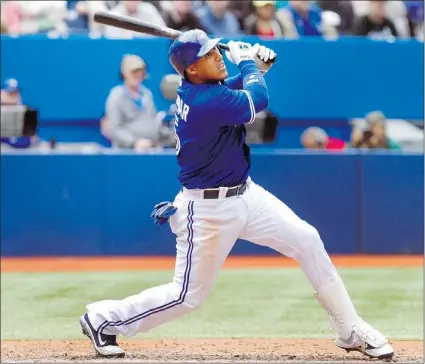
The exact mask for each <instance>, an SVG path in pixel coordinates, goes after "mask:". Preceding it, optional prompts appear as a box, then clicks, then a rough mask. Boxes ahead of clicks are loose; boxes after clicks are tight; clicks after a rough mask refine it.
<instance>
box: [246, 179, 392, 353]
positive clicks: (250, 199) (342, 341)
mask: <svg viewBox="0 0 425 364" xmlns="http://www.w3.org/2000/svg"><path fill="white" fill-rule="evenodd" d="M243 199H244V200H245V201H246V203H247V206H248V209H249V214H250V215H249V220H248V223H247V226H246V228H245V230H244V232H243V233H242V235H241V238H243V239H246V240H248V241H251V242H253V243H255V244H259V245H263V246H268V247H270V248H272V249H274V250H276V251H278V252H280V253H281V254H283V255H285V256H288V257H290V258H293V259H295V260H296V261H298V262H299V264H300V266H301V269H302V270H303V272H304V273H305V275H306V277H307V279H308V280H309V281H310V283H311V285H312V287H313V289H314V291H315V295H316V297H317V299H318V301H319V303H320V304H321V305H322V307H323V308H324V309H325V310H326V311H327V312H328V314H329V316H330V318H331V323H332V326H333V327H334V329H335V330H336V332H337V345H338V346H340V347H343V348H346V349H353V350H359V351H361V352H363V353H364V354H366V355H370V356H374V357H386V356H388V357H389V356H392V355H393V350H392V348H391V346H390V345H389V344H388V341H387V339H386V338H385V337H384V336H383V335H382V334H381V333H379V332H378V331H377V330H375V329H373V328H372V327H371V326H370V325H368V324H366V323H365V322H364V321H362V320H361V319H360V317H359V316H358V314H357V311H356V309H355V308H354V305H353V303H352V301H351V298H350V296H349V294H348V292H347V290H346V288H345V285H344V283H343V282H342V280H341V278H340V276H339V274H338V272H337V270H336V268H335V266H334V265H333V264H332V261H331V260H330V258H329V255H328V253H327V252H326V250H325V248H324V245H323V242H322V240H321V238H320V236H319V233H318V232H317V230H316V229H315V228H314V227H313V226H311V225H310V224H308V223H307V222H305V221H304V220H302V219H300V218H299V217H298V216H297V215H296V214H295V213H294V212H293V211H292V210H291V209H290V208H289V207H288V206H286V205H285V204H284V203H283V202H282V201H280V200H279V199H278V198H276V197H275V196H273V195H272V194H271V193H269V192H268V191H266V190H264V189H263V188H262V187H260V186H258V185H256V184H255V183H253V182H251V183H250V184H249V187H248V189H247V191H246V192H245V194H244V195H243ZM367 346H368V347H367ZM372 347H373V348H375V349H373V348H372Z"/></svg>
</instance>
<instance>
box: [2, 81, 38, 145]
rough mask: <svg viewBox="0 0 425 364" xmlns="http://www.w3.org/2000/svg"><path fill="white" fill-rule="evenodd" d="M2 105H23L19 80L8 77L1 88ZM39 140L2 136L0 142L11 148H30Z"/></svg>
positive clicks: (35, 138) (26, 137) (27, 137)
mask: <svg viewBox="0 0 425 364" xmlns="http://www.w3.org/2000/svg"><path fill="white" fill-rule="evenodd" d="M1 105H2V106H3V107H4V106H6V107H7V106H14V105H22V97H21V89H20V87H19V84H18V81H17V80H16V79H14V78H10V79H7V80H6V81H5V82H4V85H3V87H2V89H1ZM37 141H38V138H37V137H29V136H21V137H1V138H0V143H1V144H2V147H4V146H7V147H10V148H29V147H31V146H33V145H35V144H36V143H37Z"/></svg>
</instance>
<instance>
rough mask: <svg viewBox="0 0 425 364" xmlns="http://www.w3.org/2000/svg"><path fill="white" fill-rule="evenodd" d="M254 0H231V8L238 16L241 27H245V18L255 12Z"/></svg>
mask: <svg viewBox="0 0 425 364" xmlns="http://www.w3.org/2000/svg"><path fill="white" fill-rule="evenodd" d="M252 3H253V1H230V4H229V10H230V11H231V12H232V14H234V15H235V16H236V19H237V20H238V22H239V26H240V28H241V29H243V28H244V23H245V20H246V19H247V18H248V17H249V16H250V15H252V14H254V13H255V7H254V5H253V4H252Z"/></svg>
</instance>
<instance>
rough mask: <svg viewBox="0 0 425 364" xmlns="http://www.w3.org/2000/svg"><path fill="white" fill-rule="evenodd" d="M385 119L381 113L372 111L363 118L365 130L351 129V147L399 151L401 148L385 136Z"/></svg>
mask: <svg viewBox="0 0 425 364" xmlns="http://www.w3.org/2000/svg"><path fill="white" fill-rule="evenodd" d="M386 120H387V119H386V117H385V115H384V114H383V113H382V112H381V111H372V112H370V113H368V114H367V115H366V117H365V121H366V125H367V128H366V130H360V129H356V128H355V129H353V131H352V134H351V146H352V147H354V148H369V149H393V150H394V149H395V150H399V149H401V146H400V145H399V144H398V143H397V142H396V141H394V140H392V139H391V138H389V137H388V136H387V122H386Z"/></svg>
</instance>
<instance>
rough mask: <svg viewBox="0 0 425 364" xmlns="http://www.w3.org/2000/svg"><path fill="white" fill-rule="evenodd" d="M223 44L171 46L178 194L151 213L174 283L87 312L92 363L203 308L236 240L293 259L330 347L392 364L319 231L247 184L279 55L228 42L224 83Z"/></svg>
mask: <svg viewBox="0 0 425 364" xmlns="http://www.w3.org/2000/svg"><path fill="white" fill-rule="evenodd" d="M218 42H219V39H209V38H208V37H207V35H206V34H205V33H204V32H202V31H200V30H191V31H187V32H185V33H183V34H182V35H181V36H179V38H177V39H176V40H175V41H174V43H173V44H172V45H171V47H170V52H169V57H170V62H171V64H172V65H173V66H174V68H175V69H176V71H177V72H178V73H179V74H180V75H181V76H182V81H181V84H180V87H179V89H178V97H177V109H178V110H177V113H176V120H175V128H176V138H177V148H176V152H177V159H178V163H179V166H180V175H179V180H180V182H181V185H182V189H181V191H180V193H179V194H178V195H177V196H176V198H175V200H174V202H173V203H172V204H171V203H169V202H164V203H161V204H159V205H157V206H155V209H154V212H153V214H152V217H153V218H154V220H155V222H157V223H160V224H162V223H165V222H167V221H168V220H169V223H170V227H171V230H172V231H173V233H174V234H175V235H176V237H177V244H176V247H177V256H176V266H175V275H174V279H173V282H171V283H169V284H166V285H162V286H159V287H154V288H150V289H148V290H145V291H143V292H141V293H139V294H136V295H134V296H130V297H127V298H125V299H123V300H106V301H100V302H96V303H92V304H89V305H88V306H87V313H86V314H85V315H83V316H82V317H81V319H80V324H81V326H82V329H83V332H84V333H85V334H86V335H87V336H88V337H89V338H90V339H91V341H92V343H93V346H94V348H95V350H96V352H97V353H98V354H100V355H101V356H105V357H122V356H124V350H122V349H121V348H120V347H119V346H118V345H117V341H116V337H117V335H119V334H121V335H125V336H134V335H136V334H137V333H139V332H146V331H148V330H150V329H152V328H154V327H157V326H158V325H161V324H163V323H165V322H168V321H170V320H172V319H175V318H177V317H181V316H182V315H185V314H187V313H189V312H192V311H194V310H196V309H197V308H199V307H200V306H201V305H202V303H203V302H204V301H205V299H206V298H207V297H208V295H209V293H210V292H211V289H212V287H213V284H214V280H215V278H216V276H217V274H218V272H219V270H220V268H221V266H222V265H223V262H224V260H225V259H226V257H227V256H228V254H229V253H230V251H231V249H232V247H233V245H234V244H235V242H236V240H237V239H238V238H241V239H244V240H248V241H251V242H253V243H254V244H259V245H263V246H268V247H270V248H272V249H274V250H276V251H278V252H280V253H281V254H283V255H285V256H288V257H291V258H293V259H295V260H297V261H298V262H299V264H300V266H301V269H302V270H303V272H304V274H305V275H306V277H307V278H308V280H309V281H310V283H311V285H312V287H313V289H314V291H315V296H316V297H317V299H318V301H319V303H320V304H321V305H322V307H323V308H324V309H325V310H326V311H327V313H328V314H329V316H330V319H331V323H332V326H333V328H334V329H335V331H336V345H337V346H338V347H340V348H343V349H346V350H347V351H350V350H356V351H360V352H361V353H363V354H365V355H367V356H370V357H373V358H391V357H392V356H393V354H394V351H393V349H392V347H391V346H390V344H389V343H388V340H387V339H386V338H385V337H384V336H383V335H382V334H381V333H380V332H378V331H377V330H376V329H374V328H372V327H371V326H370V325H369V324H367V323H366V322H364V321H363V320H362V319H361V318H360V317H359V315H358V314H357V312H356V309H355V308H354V306H353V303H352V302H351V299H350V297H349V295H348V293H347V290H346V288H345V286H344V284H343V282H342V281H341V278H340V277H339V275H338V273H337V271H336V269H335V267H334V266H333V264H332V262H331V260H330V259H329V256H328V254H327V252H326V251H325V249H324V246H323V242H322V241H321V239H320V236H319V234H318V232H317V230H316V229H315V228H314V227H313V226H311V225H309V224H308V223H307V222H305V221H303V220H301V219H300V218H299V217H298V216H297V215H296V214H295V213H294V212H293V211H291V209H289V208H288V207H287V206H286V205H285V204H284V203H283V202H282V201H280V200H279V199H277V198H276V197H275V196H273V195H272V194H271V193H270V192H268V191H266V190H265V189H263V188H262V187H261V186H259V185H257V184H256V183H255V182H254V181H253V180H251V179H250V177H249V171H250V167H251V158H250V149H249V147H248V146H247V145H246V144H245V134H246V129H245V126H244V124H247V123H252V122H254V119H255V115H256V113H258V112H260V111H262V110H264V109H265V108H267V106H268V100H269V96H268V92H267V86H266V82H265V81H264V78H263V75H262V74H263V73H265V71H263V72H260V71H259V69H258V67H257V65H256V62H255V57H256V56H257V57H258V58H259V59H261V60H262V61H264V62H267V61H268V60H270V59H274V58H275V57H276V54H275V53H274V52H273V51H272V50H271V49H268V48H266V47H264V46H260V45H258V44H256V45H254V46H251V45H249V44H247V43H242V42H233V41H230V42H229V43H228V46H229V51H226V56H227V58H228V59H229V60H230V61H231V62H233V63H235V64H236V65H237V67H238V68H239V70H240V74H239V75H237V76H235V77H231V78H228V73H227V70H226V66H225V64H224V63H223V57H222V55H221V53H220V51H219V49H218V48H217V43H218Z"/></svg>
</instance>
